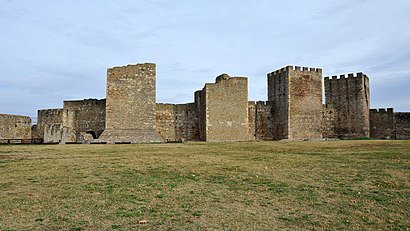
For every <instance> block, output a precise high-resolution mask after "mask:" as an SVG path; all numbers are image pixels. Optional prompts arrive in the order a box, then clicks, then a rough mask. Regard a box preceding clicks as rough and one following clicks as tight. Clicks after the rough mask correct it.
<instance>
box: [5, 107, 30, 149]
mask: <svg viewBox="0 0 410 231" xmlns="http://www.w3.org/2000/svg"><path fill="white" fill-rule="evenodd" d="M0 139H24V140H29V139H31V118H30V117H28V116H19V115H8V114H0ZM0 142H3V141H0ZM23 142H27V141H23Z"/></svg>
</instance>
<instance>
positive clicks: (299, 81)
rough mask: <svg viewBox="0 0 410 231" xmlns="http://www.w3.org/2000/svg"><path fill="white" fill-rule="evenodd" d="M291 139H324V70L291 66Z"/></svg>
mask: <svg viewBox="0 0 410 231" xmlns="http://www.w3.org/2000/svg"><path fill="white" fill-rule="evenodd" d="M288 69H289V70H288V71H289V72H288V73H289V127H290V129H289V138H290V139H320V138H322V118H323V117H322V109H323V108H322V107H323V105H322V94H323V91H322V69H320V68H307V67H303V68H300V67H298V66H295V67H294V68H292V66H290V67H289V68H288Z"/></svg>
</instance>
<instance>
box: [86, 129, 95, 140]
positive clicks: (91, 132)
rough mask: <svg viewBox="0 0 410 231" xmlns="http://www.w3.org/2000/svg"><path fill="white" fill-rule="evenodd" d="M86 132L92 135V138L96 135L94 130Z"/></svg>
mask: <svg viewBox="0 0 410 231" xmlns="http://www.w3.org/2000/svg"><path fill="white" fill-rule="evenodd" d="M86 133H87V134H90V135H92V136H93V139H97V135H96V134H95V132H93V131H87V132H86Z"/></svg>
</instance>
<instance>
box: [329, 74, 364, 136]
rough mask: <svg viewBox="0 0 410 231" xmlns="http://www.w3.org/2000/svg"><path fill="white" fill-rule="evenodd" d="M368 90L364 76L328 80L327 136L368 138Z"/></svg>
mask: <svg viewBox="0 0 410 231" xmlns="http://www.w3.org/2000/svg"><path fill="white" fill-rule="evenodd" d="M369 89H370V88H369V78H368V77H367V76H366V75H365V74H363V73H357V76H354V74H349V75H348V76H347V78H346V76H345V75H340V77H339V78H338V77H337V76H332V78H329V77H325V99H326V107H325V108H324V110H325V111H324V118H325V123H324V124H325V126H324V132H323V134H324V137H326V138H369V136H370V124H369V123H370V122H369V120H370V118H369V109H370V91H369Z"/></svg>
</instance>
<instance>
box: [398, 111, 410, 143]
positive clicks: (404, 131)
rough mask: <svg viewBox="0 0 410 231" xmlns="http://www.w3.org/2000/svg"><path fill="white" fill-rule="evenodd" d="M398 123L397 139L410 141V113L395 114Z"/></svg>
mask: <svg viewBox="0 0 410 231" xmlns="http://www.w3.org/2000/svg"><path fill="white" fill-rule="evenodd" d="M394 120H395V122H396V139H398V140H410V112H396V113H394Z"/></svg>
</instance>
